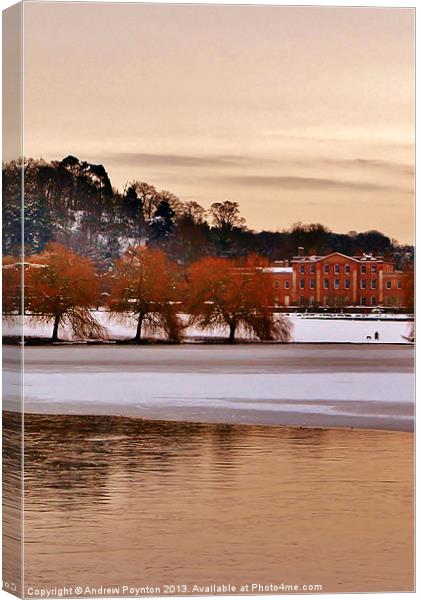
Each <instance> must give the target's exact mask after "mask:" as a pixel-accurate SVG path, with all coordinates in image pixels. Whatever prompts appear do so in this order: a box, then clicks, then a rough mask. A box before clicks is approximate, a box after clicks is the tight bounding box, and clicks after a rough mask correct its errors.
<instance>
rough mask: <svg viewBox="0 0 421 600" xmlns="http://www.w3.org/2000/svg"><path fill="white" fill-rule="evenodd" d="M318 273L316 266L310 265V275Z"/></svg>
mask: <svg viewBox="0 0 421 600" xmlns="http://www.w3.org/2000/svg"><path fill="white" fill-rule="evenodd" d="M315 272H316V265H310V273H315Z"/></svg>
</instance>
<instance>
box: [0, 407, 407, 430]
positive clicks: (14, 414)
mask: <svg viewBox="0 0 421 600" xmlns="http://www.w3.org/2000/svg"><path fill="white" fill-rule="evenodd" d="M2 414H3V418H6V419H7V418H16V417H19V418H21V417H23V422H24V421H25V417H29V418H31V417H35V418H37V419H45V418H47V417H54V418H58V419H62V418H75V419H102V420H107V419H108V420H116V421H118V422H124V421H129V422H139V423H162V424H165V425H169V426H170V425H172V424H177V425H183V424H185V425H192V426H203V427H206V426H208V425H210V426H212V425H215V426H218V425H220V426H224V425H229V426H233V427H235V426H238V427H257V428H271V429H273V428H276V429H282V430H285V429H293V430H302V429H303V430H304V429H305V430H316V431H339V432H340V431H344V430H345V431H348V432H349V431H358V432H362V431H364V432H367V433H369V432H376V433H378V432H380V431H382V432H384V433H389V434H390V433H401V434H402V433H409V434H412V435H414V434H415V431H414V429H396V428H395V429H394V428H392V429H386V428H376V427H368V426H367V427H358V426H353V425H343V426H339V425H336V426H335V425H332V426H326V425H300V424H282V423H261V422H243V421H227V420H224V421H219V420H210V421H196V420H189V419H169V418H151V417H149V418H147V417H141V416H136V415H132V416H128V415H121V414H105V413H102V414H101V413H98V414H91V413H73V412H69V413H49V412H48V413H47V412H44V413H40V412H28V411H24V412H22V413H20V412H17V411H13V410H7V409H3V411H2Z"/></svg>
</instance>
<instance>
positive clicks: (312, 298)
mask: <svg viewBox="0 0 421 600" xmlns="http://www.w3.org/2000/svg"><path fill="white" fill-rule="evenodd" d="M308 303H309V305H310V306H314V296H310V299H309V302H308Z"/></svg>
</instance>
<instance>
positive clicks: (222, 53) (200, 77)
mask: <svg viewBox="0 0 421 600" xmlns="http://www.w3.org/2000/svg"><path fill="white" fill-rule="evenodd" d="M24 37H25V47H24V64H25V72H24V80H25V88H24V89H25V92H24V115H25V154H26V156H33V157H43V158H46V159H53V158H54V159H56V158H62V157H64V156H66V155H67V154H74V155H76V156H78V157H79V158H81V159H84V160H89V161H91V162H101V163H103V164H104V166H105V167H106V169H107V170H108V173H109V175H110V177H111V180H112V183H113V185H114V186H115V187H118V188H119V189H122V188H123V186H124V184H125V183H126V182H127V181H128V180H129V179H133V178H136V179H141V180H144V181H147V182H149V183H152V184H154V185H155V186H156V187H157V188H158V189H168V190H171V191H172V192H174V193H175V194H177V195H178V196H179V197H180V198H181V199H182V200H196V201H198V202H199V203H201V204H202V205H203V206H205V207H208V206H209V205H210V204H211V203H212V202H215V201H223V200H227V199H228V200H232V201H237V202H239V203H240V206H241V211H242V214H243V215H244V216H245V217H246V219H247V222H248V225H249V226H250V227H252V228H256V229H260V228H267V229H283V228H286V227H289V226H290V225H291V224H292V223H294V222H296V221H302V222H306V223H308V222H321V223H324V224H326V225H327V226H329V227H330V228H331V229H333V230H335V231H341V232H346V231H349V230H351V229H354V230H358V231H365V230H367V229H374V228H375V229H380V230H382V231H384V232H385V233H387V234H388V235H390V236H392V237H394V238H397V239H398V240H399V241H401V242H412V239H413V159H414V157H413V153H414V147H413V144H414V11H413V9H396V8H395V9H390V8H389V9H387V8H385V9H382V8H331V7H325V8H320V7H273V6H272V7H270V6H267V7H263V6H209V5H208V6H200V5H196V6H194V5H193V6H192V5H190V6H188V5H184V6H181V5H178V6H177V5H139V4H137V5H136V4H87V3H83V4H81V3H75V4H70V3H69V4H67V3H65V4H61V3H42V2H40V3H38V2H29V3H26V4H25V6H24Z"/></svg>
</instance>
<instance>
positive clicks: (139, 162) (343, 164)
mask: <svg viewBox="0 0 421 600" xmlns="http://www.w3.org/2000/svg"><path fill="white" fill-rule="evenodd" d="M103 161H104V162H105V163H106V162H113V163H118V164H124V165H128V166H133V167H142V166H156V167H160V166H166V167H175V168H182V167H186V168H191V167H193V168H195V167H198V168H208V167H209V168H218V167H222V168H224V167H240V168H241V167H246V168H258V167H259V166H262V165H265V166H270V167H276V168H281V167H283V168H291V167H302V168H306V169H307V170H308V169H315V168H320V167H322V168H323V167H333V168H334V167H340V168H367V169H379V170H384V171H389V172H392V171H393V172H395V173H399V174H405V175H409V176H413V175H414V167H413V166H412V165H410V164H404V163H397V162H393V161H386V160H378V159H373V158H351V159H336V158H334V159H330V158H314V157H308V158H302V159H291V158H279V159H276V158H267V157H266V158H265V157H252V156H248V155H236V154H232V155H226V154H221V155H218V154H216V155H202V156H200V155H199V156H197V155H194V156H193V155H183V154H161V153H151V152H121V153H114V154H109V155H107V156H104V157H103ZM309 179H314V181H315V182H316V181H318V180H319V178H317V177H316V178H309Z"/></svg>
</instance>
